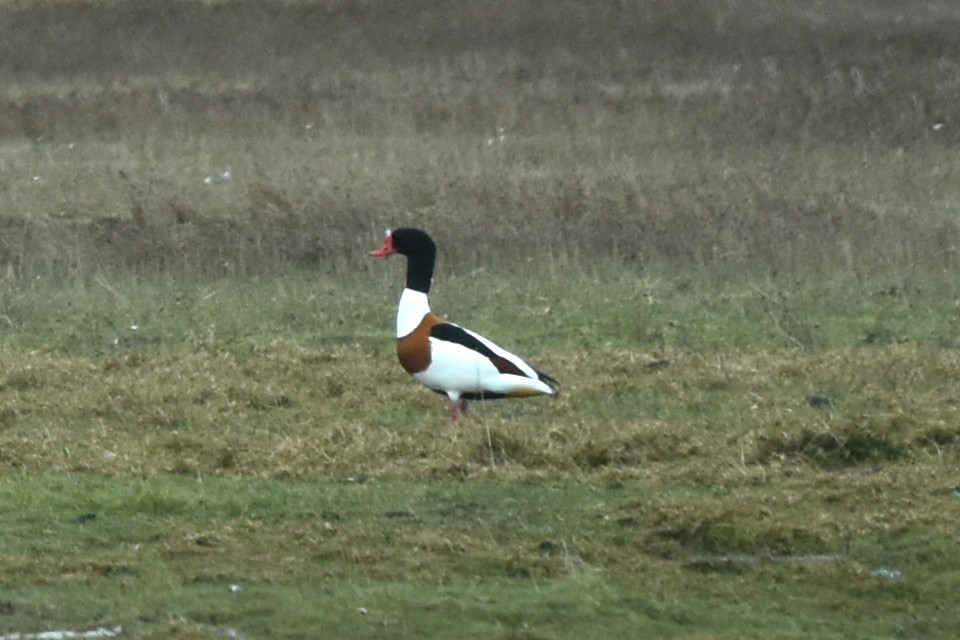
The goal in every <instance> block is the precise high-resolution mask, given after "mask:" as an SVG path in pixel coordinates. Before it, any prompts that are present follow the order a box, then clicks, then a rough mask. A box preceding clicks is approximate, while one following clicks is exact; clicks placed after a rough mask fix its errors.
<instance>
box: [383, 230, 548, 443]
mask: <svg viewBox="0 0 960 640" xmlns="http://www.w3.org/2000/svg"><path fill="white" fill-rule="evenodd" d="M395 254H400V255H402V256H405V257H406V259H407V281H406V287H405V288H404V290H403V293H402V294H401V295H400V304H399V307H398V308H397V358H398V359H399V360H400V365H401V366H402V367H403V368H404V370H406V372H407V373H409V374H410V375H411V376H413V378H414V379H415V380H417V381H418V382H420V383H421V384H423V385H424V386H426V387H427V388H428V389H430V390H432V391H435V392H436V393H440V394H445V395H446V396H447V399H448V401H449V408H450V417H451V420H452V421H453V423H454V425H455V426H456V425H459V424H460V423H461V421H462V419H463V415H464V414H465V413H466V410H467V401H468V400H493V399H497V398H518V397H521V398H522V397H530V396H540V395H544V396H555V395H557V394H558V393H559V392H560V384H559V383H558V382H557V381H556V380H555V379H554V378H553V377H551V376H549V375H547V374H546V373H544V372H543V371H539V370H537V369H535V368H533V367H532V366H530V365H529V364H527V363H526V362H525V361H524V360H523V359H522V358H520V357H519V356H517V355H515V354H513V353H511V352H509V351H507V350H506V349H504V348H503V347H501V346H499V345H498V344H496V343H494V342H493V341H491V340H488V339H487V338H484V337H483V336H481V335H480V334H477V333H474V332H473V331H470V330H469V329H465V328H463V327H461V326H460V325H458V324H454V323H452V322H448V321H446V320H444V319H443V318H441V317H440V316H438V315H436V314H434V313H433V312H432V311H431V310H430V302H429V300H428V294H429V293H430V285H431V284H432V282H433V269H434V265H435V263H436V257H437V245H436V244H435V243H434V241H433V238H431V237H430V235H429V234H428V233H427V232H425V231H423V230H421V229H413V228H402V229H395V230H393V231H390V230H387V233H386V237H385V239H384V243H383V247H381V248H380V249H377V250H376V251H371V252H370V255H372V256H375V257H378V258H386V257H389V256H392V255H395Z"/></svg>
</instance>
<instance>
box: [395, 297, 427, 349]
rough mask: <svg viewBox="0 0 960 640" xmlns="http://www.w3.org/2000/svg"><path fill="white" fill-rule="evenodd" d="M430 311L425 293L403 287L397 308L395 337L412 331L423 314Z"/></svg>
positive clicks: (418, 323)
mask: <svg viewBox="0 0 960 640" xmlns="http://www.w3.org/2000/svg"><path fill="white" fill-rule="evenodd" d="M428 313H430V303H429V302H428V301H427V294H425V293H423V292H422V291H414V290H413V289H404V290H403V295H401V296H400V306H399V308H398V309H397V337H398V338H402V337H403V336H405V335H407V334H409V333H412V332H413V330H414V329H416V328H417V327H418V326H419V325H420V321H421V320H423V316H425V315H427V314H428Z"/></svg>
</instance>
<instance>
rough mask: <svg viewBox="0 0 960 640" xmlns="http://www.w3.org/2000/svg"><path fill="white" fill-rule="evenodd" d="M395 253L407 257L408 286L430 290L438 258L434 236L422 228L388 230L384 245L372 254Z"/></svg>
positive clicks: (380, 256) (382, 256)
mask: <svg viewBox="0 0 960 640" xmlns="http://www.w3.org/2000/svg"><path fill="white" fill-rule="evenodd" d="M395 253H399V254H401V255H404V256H406V257H407V287H409V288H411V289H416V290H418V291H423V292H424V293H426V292H427V291H429V290H430V280H431V279H432V278H433V265H434V262H435V261H436V258H437V245H436V244H434V242H433V238H431V237H430V236H429V235H428V234H427V232H426V231H421V230H420V229H411V228H409V227H404V228H401V229H394V230H393V231H388V232H387V237H386V238H385V239H384V241H383V247H381V248H380V249H377V250H376V251H371V252H370V255H372V256H376V257H378V258H385V257H387V256H392V255H393V254H395Z"/></svg>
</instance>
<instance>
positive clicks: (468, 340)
mask: <svg viewBox="0 0 960 640" xmlns="http://www.w3.org/2000/svg"><path fill="white" fill-rule="evenodd" d="M430 337H431V338H436V339H437V340H446V341H447V342H453V343H454V344H459V345H461V346H464V347H466V348H467V349H470V350H472V351H476V352H477V353H479V354H480V355H482V356H484V357H485V358H487V359H489V360H490V362H492V363H493V366H495V367H496V368H497V371H499V372H500V373H509V374H513V375H515V376H523V377H524V378H528V377H529V376H528V375H527V374H525V373H524V372H523V371H522V370H521V369H520V367H518V366H517V365H515V364H513V363H512V362H510V361H509V360H507V359H506V358H504V357H503V356H498V355H497V354H496V353H494V352H493V350H492V349H490V347H488V346H487V345H485V344H483V343H482V342H480V341H479V340H477V339H476V338H475V337H474V336H472V335H470V334H469V333H467V332H466V330H464V328H463V327H458V326H457V325H455V324H449V323H441V324H437V325H434V326H433V328H432V329H430Z"/></svg>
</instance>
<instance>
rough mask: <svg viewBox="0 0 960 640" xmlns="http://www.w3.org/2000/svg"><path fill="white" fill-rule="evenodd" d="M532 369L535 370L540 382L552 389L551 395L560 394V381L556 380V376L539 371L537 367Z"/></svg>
mask: <svg viewBox="0 0 960 640" xmlns="http://www.w3.org/2000/svg"><path fill="white" fill-rule="evenodd" d="M534 371H536V373H537V378H539V379H540V382H542V383H544V384H545V385H547V386H548V387H550V390H551V391H553V395H559V394H560V383H559V382H557V380H556V378H554V377H553V376H550V375H547V374H546V373H544V372H543V371H540V370H539V369H534Z"/></svg>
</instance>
